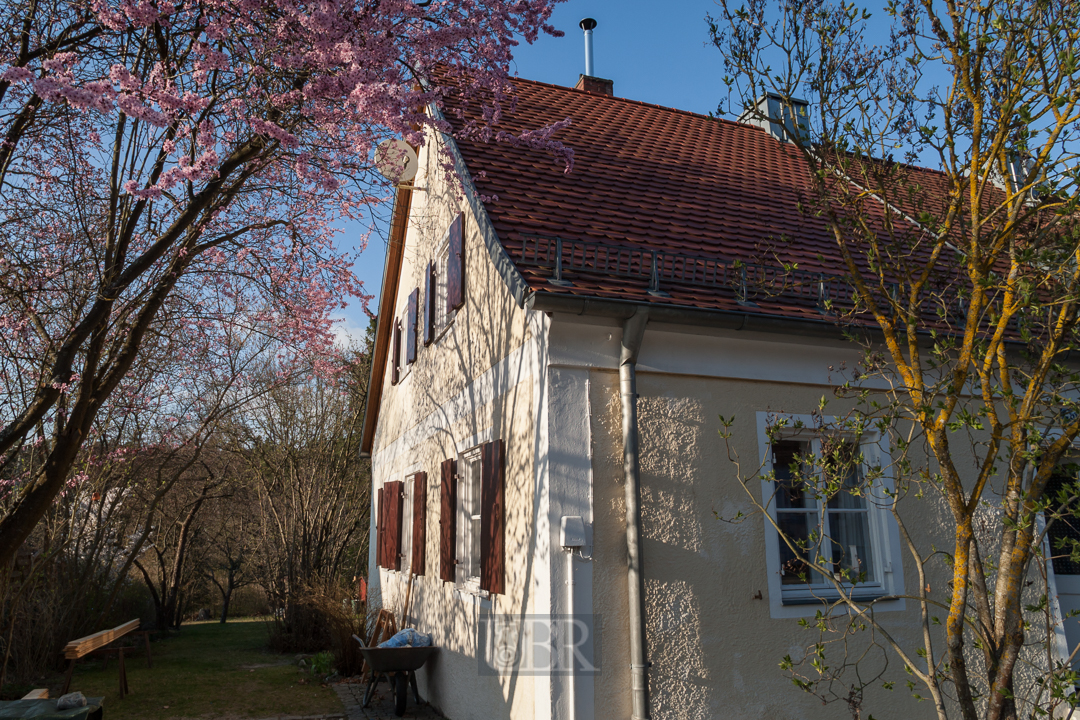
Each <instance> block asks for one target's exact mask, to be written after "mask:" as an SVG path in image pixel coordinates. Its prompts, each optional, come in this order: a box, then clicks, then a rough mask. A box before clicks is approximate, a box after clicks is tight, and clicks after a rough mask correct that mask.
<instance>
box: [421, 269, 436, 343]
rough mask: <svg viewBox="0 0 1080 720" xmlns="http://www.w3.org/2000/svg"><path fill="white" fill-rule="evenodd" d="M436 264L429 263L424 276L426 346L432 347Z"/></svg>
mask: <svg viewBox="0 0 1080 720" xmlns="http://www.w3.org/2000/svg"><path fill="white" fill-rule="evenodd" d="M436 287H438V283H436V282H435V264H434V263H432V262H430V261H429V262H428V264H427V272H426V273H425V274H424V344H425V345H430V344H431V343H432V341H433V340H434V339H435V288H436Z"/></svg>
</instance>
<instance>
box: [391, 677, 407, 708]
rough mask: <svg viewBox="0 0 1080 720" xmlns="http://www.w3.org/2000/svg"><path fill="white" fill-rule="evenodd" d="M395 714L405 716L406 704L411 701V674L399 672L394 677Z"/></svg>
mask: <svg viewBox="0 0 1080 720" xmlns="http://www.w3.org/2000/svg"><path fill="white" fill-rule="evenodd" d="M394 683H395V685H394V714H395V715H397V716H398V717H401V716H402V715H404V714H405V703H406V702H408V700H409V694H408V693H409V673H407V672H399V673H397V674H396V675H394Z"/></svg>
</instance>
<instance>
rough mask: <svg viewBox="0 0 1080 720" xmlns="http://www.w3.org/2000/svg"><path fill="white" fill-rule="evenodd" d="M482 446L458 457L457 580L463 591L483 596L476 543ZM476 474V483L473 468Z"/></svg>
mask: <svg viewBox="0 0 1080 720" xmlns="http://www.w3.org/2000/svg"><path fill="white" fill-rule="evenodd" d="M480 462H481V461H480V447H479V446H477V447H474V448H470V449H469V450H466V451H465V452H464V453H462V454H461V456H460V457H459V458H458V488H457V552H456V553H455V556H456V557H457V559H458V562H457V566H456V568H455V580H456V582H457V585H458V586H460V587H461V588H462V589H463V590H466V591H468V592H470V593H473V594H476V595H479V594H481V590H480V552H479V548H478V546H477V551H476V552H475V553H474V552H473V548H474V545H475V543H477V542H479V540H480V537H479V534H478V533H477V532H475V528H474V524H475V523H476V522H477V521H478V520H479V518H480V483H481V478H480V473H481V465H480ZM471 469H472V470H474V471H475V473H476V482H475V483H473V482H470V477H469V475H470V470H471Z"/></svg>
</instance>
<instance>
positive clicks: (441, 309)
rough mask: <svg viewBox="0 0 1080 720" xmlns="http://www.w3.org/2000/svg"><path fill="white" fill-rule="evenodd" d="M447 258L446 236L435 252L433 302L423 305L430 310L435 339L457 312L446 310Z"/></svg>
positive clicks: (447, 240) (448, 255) (447, 239)
mask: <svg viewBox="0 0 1080 720" xmlns="http://www.w3.org/2000/svg"><path fill="white" fill-rule="evenodd" d="M449 258H450V238H449V236H447V238H446V239H445V240H443V243H442V245H440V246H439V251H438V252H437V253H436V254H435V263H434V264H435V267H434V273H433V274H434V277H433V278H432V283H431V284H432V287H433V295H434V297H433V298H432V300H433V302H432V303H430V304H425V307H426V308H428V310H429V311H430V312H432V322H433V325H432V327H433V334H434V337H435V339H438V338H439V336H441V335H442V334H443V331H444V330H446V328H447V327H449V326H450V323H451V322H452V321H453V319H454V316H455V315H456V314H457V313H456V312H450V313H448V312H447V311H446V293H447V285H446V273H447V264H448V263H449ZM426 321H427V318H425V322H426Z"/></svg>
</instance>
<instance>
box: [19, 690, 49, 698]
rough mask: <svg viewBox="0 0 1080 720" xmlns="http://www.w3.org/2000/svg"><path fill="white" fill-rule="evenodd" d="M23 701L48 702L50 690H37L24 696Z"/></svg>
mask: <svg viewBox="0 0 1080 720" xmlns="http://www.w3.org/2000/svg"><path fill="white" fill-rule="evenodd" d="M22 699H23V700H48V699H49V688H35V689H33V690H31V691H30V692H28V693H26V694H25V695H23V696H22Z"/></svg>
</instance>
